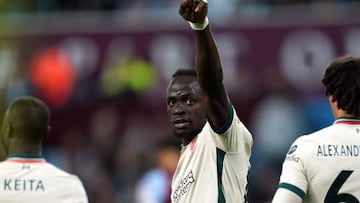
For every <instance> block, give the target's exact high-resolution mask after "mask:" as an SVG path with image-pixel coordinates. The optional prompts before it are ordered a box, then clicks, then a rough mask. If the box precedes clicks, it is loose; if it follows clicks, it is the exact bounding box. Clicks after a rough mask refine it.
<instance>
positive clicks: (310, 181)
mask: <svg viewBox="0 0 360 203" xmlns="http://www.w3.org/2000/svg"><path fill="white" fill-rule="evenodd" d="M322 83H323V85H324V86H325V94H326V96H328V97H329V102H330V106H331V109H332V112H333V115H334V117H335V119H336V120H335V122H334V123H333V124H332V125H330V126H328V127H326V128H324V129H321V130H319V131H317V132H314V133H312V134H310V135H304V136H300V137H299V138H298V139H297V140H296V141H295V142H294V143H293V144H292V146H291V147H290V150H289V152H288V153H287V155H286V158H285V161H284V163H283V168H282V174H281V177H280V184H279V187H278V189H277V191H276V193H275V195H274V198H273V201H272V203H288V202H291V203H301V202H324V203H338V202H346V203H359V202H360V201H359V200H360V185H359V179H360V164H359V162H360V102H359V99H360V58H358V57H353V56H344V57H341V58H338V59H336V60H335V61H334V62H332V63H331V64H330V65H329V66H328V67H327V69H326V71H325V74H324V77H323V79H322Z"/></svg>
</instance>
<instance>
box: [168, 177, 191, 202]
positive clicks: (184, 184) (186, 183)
mask: <svg viewBox="0 0 360 203" xmlns="http://www.w3.org/2000/svg"><path fill="white" fill-rule="evenodd" d="M194 182H195V178H194V175H193V172H192V171H190V172H189V173H188V174H187V175H186V176H185V177H184V178H183V179H182V180H181V181H180V183H179V184H178V186H177V187H176V190H175V191H174V193H173V196H172V200H173V202H175V203H178V202H179V201H180V198H181V197H182V196H183V195H184V194H186V193H187V192H188V191H189V189H190V186H191V184H192V183H194Z"/></svg>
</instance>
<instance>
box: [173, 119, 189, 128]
mask: <svg viewBox="0 0 360 203" xmlns="http://www.w3.org/2000/svg"><path fill="white" fill-rule="evenodd" d="M189 124H190V121H188V120H185V119H177V120H174V121H173V126H174V127H175V128H178V129H182V128H186V127H187V126H188V125H189Z"/></svg>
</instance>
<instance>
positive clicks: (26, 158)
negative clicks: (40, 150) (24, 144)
mask: <svg viewBox="0 0 360 203" xmlns="http://www.w3.org/2000/svg"><path fill="white" fill-rule="evenodd" d="M5 161H7V162H17V163H44V162H46V160H45V158H44V157H43V156H41V155H25V154H12V155H9V156H8V157H7V159H6V160H5Z"/></svg>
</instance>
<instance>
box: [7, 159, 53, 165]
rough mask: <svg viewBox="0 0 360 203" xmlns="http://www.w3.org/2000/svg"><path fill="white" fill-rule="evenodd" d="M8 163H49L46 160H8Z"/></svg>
mask: <svg viewBox="0 0 360 203" xmlns="http://www.w3.org/2000/svg"><path fill="white" fill-rule="evenodd" d="M6 162H15V163H23V164H36V163H46V162H47V161H46V160H44V159H33V160H31V159H12V158H10V159H6Z"/></svg>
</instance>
